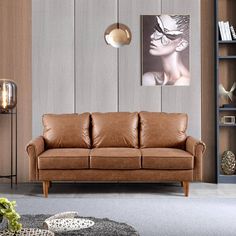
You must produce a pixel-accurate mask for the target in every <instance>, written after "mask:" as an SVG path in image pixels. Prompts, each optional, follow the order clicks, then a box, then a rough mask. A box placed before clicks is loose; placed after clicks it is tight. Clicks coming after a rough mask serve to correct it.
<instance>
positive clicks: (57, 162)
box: [38, 148, 90, 170]
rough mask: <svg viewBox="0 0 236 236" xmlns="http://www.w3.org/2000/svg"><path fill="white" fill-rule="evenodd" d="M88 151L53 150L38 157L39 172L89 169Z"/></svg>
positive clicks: (79, 149) (74, 149)
mask: <svg viewBox="0 0 236 236" xmlns="http://www.w3.org/2000/svg"><path fill="white" fill-rule="evenodd" d="M89 153H90V150H89V149H84V148H55V149H49V150H47V151H45V152H43V153H42V154H41V155H39V156H38V168H39V169H40V170H56V169H58V170H78V169H88V168H89Z"/></svg>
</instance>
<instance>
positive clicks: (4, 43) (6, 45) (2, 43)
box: [0, 0, 32, 182]
mask: <svg viewBox="0 0 236 236" xmlns="http://www.w3.org/2000/svg"><path fill="white" fill-rule="evenodd" d="M0 32H1V33H0V52H1V57H0V78H8V79H12V80H14V81H15V82H16V84H17V111H18V114H17V123H18V130H17V132H18V136H17V142H18V145H17V154H18V180H19V181H20V182H22V181H27V180H28V158H26V153H25V146H26V144H27V143H28V142H29V140H30V139H31V135H32V128H31V123H32V116H31V111H32V101H31V86H32V84H31V0H1V1H0ZM0 130H1V132H0V143H1V145H0V148H1V155H0V162H1V164H0V175H5V174H9V173H10V169H9V167H10V117H9V115H0ZM0 181H1V182H2V181H4V182H9V180H6V179H1V180H0Z"/></svg>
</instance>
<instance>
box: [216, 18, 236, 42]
mask: <svg viewBox="0 0 236 236" xmlns="http://www.w3.org/2000/svg"><path fill="white" fill-rule="evenodd" d="M218 26H219V31H220V37H221V40H222V41H232V40H235V39H236V33H235V30H234V27H233V26H232V25H231V26H230V24H229V21H225V22H223V21H219V22H218Z"/></svg>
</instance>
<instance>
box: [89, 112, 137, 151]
mask: <svg viewBox="0 0 236 236" xmlns="http://www.w3.org/2000/svg"><path fill="white" fill-rule="evenodd" d="M138 119H139V117H138V113H137V112H133V113H130V112H108V113H99V112H95V113H92V142H93V147H96V148H100V147H130V148H138V123H139V122H138Z"/></svg>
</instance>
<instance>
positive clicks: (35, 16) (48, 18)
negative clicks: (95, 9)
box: [32, 0, 74, 137]
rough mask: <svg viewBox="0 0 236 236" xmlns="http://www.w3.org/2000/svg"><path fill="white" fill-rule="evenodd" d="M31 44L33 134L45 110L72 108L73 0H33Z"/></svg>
mask: <svg viewBox="0 0 236 236" xmlns="http://www.w3.org/2000/svg"><path fill="white" fill-rule="evenodd" d="M32 45H33V47H32V105H33V113H32V114H33V117H32V120H33V123H32V124H33V137H35V136H38V135H39V134H42V115H43V114H44V113H73V112H74V0H67V1H65V0H32ZM36 124H37V125H36Z"/></svg>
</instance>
